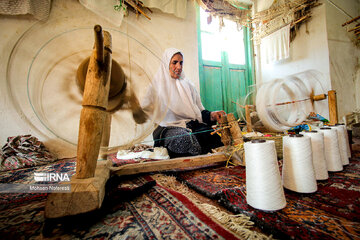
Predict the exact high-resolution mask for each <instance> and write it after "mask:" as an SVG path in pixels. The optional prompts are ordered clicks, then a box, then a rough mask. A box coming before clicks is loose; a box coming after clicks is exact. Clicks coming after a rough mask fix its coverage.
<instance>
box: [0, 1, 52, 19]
mask: <svg viewBox="0 0 360 240" xmlns="http://www.w3.org/2000/svg"><path fill="white" fill-rule="evenodd" d="M50 6H51V0H1V1H0V14H5V15H24V14H31V15H33V16H34V17H35V18H36V19H38V20H46V19H47V18H48V17H49V14H50Z"/></svg>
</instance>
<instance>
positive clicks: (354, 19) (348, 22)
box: [341, 16, 360, 26]
mask: <svg viewBox="0 0 360 240" xmlns="http://www.w3.org/2000/svg"><path fill="white" fill-rule="evenodd" d="M358 19H360V16H357V17H355V18H353V19H351V20H349V21H347V22H346V23H343V24H342V25H341V26H345V25H348V24H350V23H352V22H355V21H356V20H358Z"/></svg>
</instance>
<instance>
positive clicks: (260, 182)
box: [244, 140, 286, 211]
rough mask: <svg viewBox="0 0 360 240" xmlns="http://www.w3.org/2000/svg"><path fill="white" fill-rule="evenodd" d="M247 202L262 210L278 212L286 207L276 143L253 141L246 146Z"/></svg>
mask: <svg viewBox="0 0 360 240" xmlns="http://www.w3.org/2000/svg"><path fill="white" fill-rule="evenodd" d="M244 149H245V160H246V201H247V203H248V204H249V205H250V206H252V207H254V208H256V209H260V210H265V211H276V210H279V209H282V208H284V207H285V206H286V200H285V195H284V188H283V187H282V184H281V177H280V171H279V165H278V162H277V156H276V149H275V142H274V141H272V140H270V141H265V140H253V141H251V142H246V143H245V144H244Z"/></svg>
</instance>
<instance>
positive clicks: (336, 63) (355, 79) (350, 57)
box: [326, 0, 360, 121]
mask: <svg viewBox="0 0 360 240" xmlns="http://www.w3.org/2000/svg"><path fill="white" fill-rule="evenodd" d="M332 2H333V3H334V4H335V5H336V6H334V5H333V4H331V3H329V2H327V1H326V22H327V32H328V44H329V57H330V76H331V85H332V87H333V89H334V90H336V93H337V94H336V95H337V104H338V117H339V120H340V121H342V118H343V116H344V115H346V114H347V113H350V112H352V111H354V110H355V109H356V108H359V104H358V99H359V94H360V93H359V89H356V88H358V87H359V74H358V71H359V56H360V52H359V48H358V47H356V46H355V42H356V37H355V34H354V33H353V32H351V33H349V32H347V29H351V28H353V27H355V23H353V24H350V25H348V26H347V27H342V24H343V23H345V22H347V21H349V20H350V19H351V17H349V16H348V15H347V14H349V15H350V16H352V17H356V16H359V15H360V2H359V1H358V0H347V1H341V0H332ZM344 12H346V13H347V14H345V13H344Z"/></svg>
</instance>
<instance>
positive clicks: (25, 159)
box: [0, 135, 57, 171]
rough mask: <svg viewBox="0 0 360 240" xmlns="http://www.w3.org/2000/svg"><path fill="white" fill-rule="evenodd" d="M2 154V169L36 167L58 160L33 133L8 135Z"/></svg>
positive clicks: (0, 165)
mask: <svg viewBox="0 0 360 240" xmlns="http://www.w3.org/2000/svg"><path fill="white" fill-rule="evenodd" d="M0 155H1V159H0V171H7V170H12V169H19V168H24V167H34V166H38V165H44V164H48V163H51V162H54V161H56V160H57V158H56V157H55V156H54V155H53V154H52V153H50V152H49V151H48V150H47V149H46V147H45V146H44V144H43V143H42V142H40V141H39V140H38V139H37V138H36V137H33V136H31V135H20V136H16V137H8V139H7V143H6V144H5V145H4V146H3V147H2V149H1V152H0Z"/></svg>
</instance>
